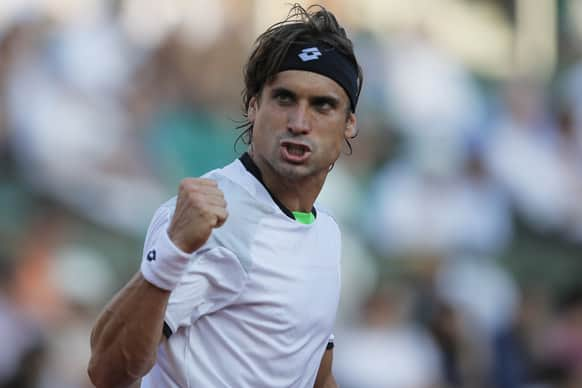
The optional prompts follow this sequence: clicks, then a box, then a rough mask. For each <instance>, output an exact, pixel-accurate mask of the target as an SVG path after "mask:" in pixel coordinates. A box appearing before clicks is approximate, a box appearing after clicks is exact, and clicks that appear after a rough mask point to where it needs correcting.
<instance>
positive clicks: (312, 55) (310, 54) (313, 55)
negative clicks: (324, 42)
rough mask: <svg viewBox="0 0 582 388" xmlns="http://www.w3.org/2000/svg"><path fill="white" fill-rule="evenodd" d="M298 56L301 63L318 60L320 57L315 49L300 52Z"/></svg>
mask: <svg viewBox="0 0 582 388" xmlns="http://www.w3.org/2000/svg"><path fill="white" fill-rule="evenodd" d="M298 56H299V58H301V60H302V61H303V62H307V61H315V60H316V59H319V57H321V52H320V51H319V49H318V48H317V47H310V48H306V49H303V50H301V52H300V53H299V55H298Z"/></svg>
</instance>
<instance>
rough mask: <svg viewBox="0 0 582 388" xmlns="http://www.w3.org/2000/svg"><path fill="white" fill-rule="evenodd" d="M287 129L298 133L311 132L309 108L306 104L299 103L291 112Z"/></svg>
mask: <svg viewBox="0 0 582 388" xmlns="http://www.w3.org/2000/svg"><path fill="white" fill-rule="evenodd" d="M287 129H288V130H289V132H291V133H293V134H296V135H305V134H307V133H309V132H311V123H310V118H309V110H308V107H307V106H306V105H304V104H297V105H296V107H295V109H293V110H291V111H290V112H289V116H288V119H287Z"/></svg>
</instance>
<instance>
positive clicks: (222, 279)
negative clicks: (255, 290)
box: [164, 247, 247, 332]
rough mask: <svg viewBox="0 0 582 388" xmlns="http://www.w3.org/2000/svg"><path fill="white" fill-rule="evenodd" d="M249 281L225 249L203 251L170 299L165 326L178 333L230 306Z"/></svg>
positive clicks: (232, 255)
mask: <svg viewBox="0 0 582 388" xmlns="http://www.w3.org/2000/svg"><path fill="white" fill-rule="evenodd" d="M246 279H247V272H246V271H245V269H244V268H243V266H242V265H241V263H240V261H239V259H238V257H237V256H236V255H235V254H234V253H233V252H231V251H230V250H228V249H226V248H224V247H214V248H208V247H206V248H205V247H203V248H201V250H200V251H198V252H196V253H195V255H194V257H193V259H192V263H191V264H190V266H189V267H188V271H187V273H186V274H185V275H184V276H183V277H182V280H181V281H180V284H179V285H178V287H177V288H176V289H174V290H173V291H172V294H171V295H170V300H169V302H168V306H167V308H166V315H165V319H164V320H165V322H166V324H167V325H168V326H169V328H170V329H171V330H172V332H176V330H177V329H178V328H180V327H184V326H190V325H192V324H193V323H194V322H196V321H197V320H198V319H199V318H200V317H202V316H204V315H206V314H210V313H212V312H215V311H218V310H220V309H222V308H224V307H226V306H228V305H230V304H231V303H233V302H234V301H235V300H236V298H237V297H238V296H239V294H240V293H241V291H242V289H243V287H244V285H245V283H246Z"/></svg>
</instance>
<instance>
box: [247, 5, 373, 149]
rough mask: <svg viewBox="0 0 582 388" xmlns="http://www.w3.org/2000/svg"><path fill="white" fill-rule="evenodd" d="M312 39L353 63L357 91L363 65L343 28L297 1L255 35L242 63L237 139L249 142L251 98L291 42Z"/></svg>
mask: <svg viewBox="0 0 582 388" xmlns="http://www.w3.org/2000/svg"><path fill="white" fill-rule="evenodd" d="M315 42H318V43H325V44H327V45H328V46H331V47H333V48H334V49H335V50H337V51H339V52H340V53H342V54H343V55H345V56H346V57H347V58H348V59H349V60H350V61H351V62H353V64H354V66H355V67H356V69H357V70H358V91H357V94H358V95H359V94H360V91H361V89H362V81H363V73H362V68H361V67H360V65H359V64H358V61H357V60H356V56H355V55H354V48H353V44H352V41H351V40H350V39H349V38H348V37H347V35H346V32H345V30H344V28H343V27H342V26H340V24H339V23H338V21H337V19H336V17H335V16H334V15H333V14H332V13H331V12H330V11H328V10H327V9H325V8H324V7H322V6H320V5H312V6H310V7H308V8H307V9H305V8H303V7H302V6H301V5H300V4H297V3H296V4H294V5H293V6H292V7H291V10H290V11H289V14H288V15H287V18H285V20H283V21H280V22H278V23H275V24H273V25H272V26H270V27H269V28H268V29H267V30H266V31H265V32H263V33H262V34H261V35H260V36H259V37H258V38H257V40H256V41H255V44H254V48H253V51H252V52H251V55H250V56H249V59H248V61H247V63H246V65H245V66H244V81H245V86H244V89H243V92H242V98H243V116H244V122H243V123H242V124H241V125H239V126H238V128H239V129H244V131H243V133H241V134H240V136H239V139H242V140H243V142H244V143H245V144H250V142H251V140H252V133H253V124H252V123H251V122H250V121H249V120H248V116H247V111H248V108H249V104H250V101H251V98H252V97H254V96H257V97H259V96H260V94H261V92H262V90H263V87H264V86H265V84H268V83H269V82H270V81H272V80H273V78H274V77H275V75H276V74H277V73H278V71H279V68H280V66H281V62H282V61H283V60H284V58H285V55H286V54H287V50H288V49H289V46H290V45H291V44H293V43H315ZM348 145H349V143H348ZM350 148H351V147H350Z"/></svg>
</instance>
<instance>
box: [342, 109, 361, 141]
mask: <svg viewBox="0 0 582 388" xmlns="http://www.w3.org/2000/svg"><path fill="white" fill-rule="evenodd" d="M357 121H358V120H357V119H356V115H355V113H353V112H350V114H349V115H348V118H347V120H346V129H345V131H344V136H345V138H346V139H353V138H354V137H356V135H357V134H358V127H357Z"/></svg>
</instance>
